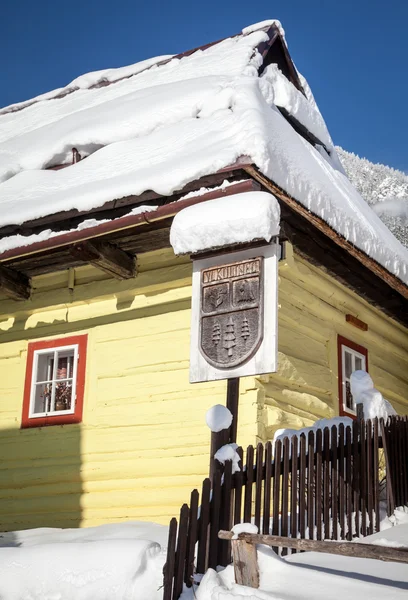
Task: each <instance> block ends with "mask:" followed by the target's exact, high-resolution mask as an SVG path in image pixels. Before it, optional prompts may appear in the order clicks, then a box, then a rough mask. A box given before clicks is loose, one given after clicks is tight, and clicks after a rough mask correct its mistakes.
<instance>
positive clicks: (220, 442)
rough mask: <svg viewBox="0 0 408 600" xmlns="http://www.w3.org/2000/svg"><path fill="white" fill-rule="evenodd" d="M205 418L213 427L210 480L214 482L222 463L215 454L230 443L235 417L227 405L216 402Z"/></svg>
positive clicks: (209, 425)
mask: <svg viewBox="0 0 408 600" xmlns="http://www.w3.org/2000/svg"><path fill="white" fill-rule="evenodd" d="M205 420H206V423H207V425H208V427H209V428H210V429H211V447H210V480H211V483H212V482H213V480H214V474H215V472H216V470H217V469H218V468H220V463H219V462H218V461H217V460H216V458H215V455H216V453H217V452H218V450H219V449H220V448H222V447H223V446H225V445H226V444H227V443H228V440H229V436H230V428H231V424H232V421H233V417H232V413H231V411H230V410H229V409H228V408H227V407H226V406H223V405H222V404H215V405H214V406H212V407H211V408H209V409H208V411H207V413H206V415H205Z"/></svg>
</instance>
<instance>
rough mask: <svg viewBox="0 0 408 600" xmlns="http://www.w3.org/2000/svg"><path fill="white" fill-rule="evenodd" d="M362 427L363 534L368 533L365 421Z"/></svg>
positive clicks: (361, 501) (361, 422) (361, 423)
mask: <svg viewBox="0 0 408 600" xmlns="http://www.w3.org/2000/svg"><path fill="white" fill-rule="evenodd" d="M359 426H360V427H359V429H360V432H359V433H360V482H361V497H360V507H361V508H360V510H361V534H362V536H363V537H365V536H366V535H367V444H366V439H365V435H364V434H365V421H364V419H362V420H361V421H360V423H359Z"/></svg>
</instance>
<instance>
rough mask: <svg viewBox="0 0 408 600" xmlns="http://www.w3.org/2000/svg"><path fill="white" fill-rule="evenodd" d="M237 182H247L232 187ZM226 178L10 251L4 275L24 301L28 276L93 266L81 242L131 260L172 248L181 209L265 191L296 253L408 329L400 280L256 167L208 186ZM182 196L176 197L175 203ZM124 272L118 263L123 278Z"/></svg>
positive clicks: (405, 291)
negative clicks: (276, 204) (223, 184)
mask: <svg viewBox="0 0 408 600" xmlns="http://www.w3.org/2000/svg"><path fill="white" fill-rule="evenodd" d="M234 178H235V179H237V178H241V179H242V178H246V180H245V181H242V182H240V183H234ZM224 179H229V180H230V181H232V185H230V186H229V187H226V188H224V189H215V190H213V191H209V192H207V193H205V194H202V195H197V196H194V197H190V198H186V199H182V200H178V201H171V200H170V198H166V199H162V200H164V201H165V203H164V204H162V205H161V206H159V207H158V208H157V209H155V210H152V211H149V212H142V213H139V214H135V215H130V216H125V217H121V218H118V219H115V220H113V221H110V222H108V223H102V224H100V225H97V226H95V227H92V228H89V229H85V230H82V231H74V232H70V233H65V234H62V235H59V236H56V237H53V238H50V239H48V240H46V241H42V242H38V243H35V244H33V245H31V246H27V247H22V248H15V249H13V250H9V251H7V252H5V253H3V254H2V255H1V256H0V264H1V266H2V267H3V273H4V269H7V270H8V271H12V278H11V281H12V280H13V278H14V279H15V276H16V274H19V275H21V278H22V279H21V281H20V284H19V285H20V288H21V284H22V282H24V284H25V288H24V290H23V292H22V294H21V296H20V298H21V299H26V298H27V292H26V290H27V286H26V284H27V280H28V278H29V277H31V276H34V275H39V274H41V273H49V272H53V271H58V270H63V269H67V268H69V267H77V266H80V265H83V264H86V262H89V254H86V253H84V254H83V257H82V258H81V255H80V254H79V251H78V249H79V248H80V246H79V244H80V243H83V242H86V241H89V240H98V242H99V243H103V244H108V245H109V246H113V247H114V248H117V249H119V250H121V251H122V252H124V253H126V254H128V255H130V256H134V255H136V254H138V253H143V252H148V251H151V250H155V249H159V248H164V247H169V246H170V242H169V231H170V226H171V222H172V219H173V217H174V216H175V215H176V214H177V213H178V212H180V211H181V210H182V209H184V208H186V207H187V206H192V205H193V204H197V203H201V202H206V201H208V200H211V199H213V198H218V197H223V196H227V195H232V194H237V193H241V192H246V191H252V190H260V189H262V190H266V191H270V192H271V193H273V194H274V195H275V197H276V198H277V199H278V201H279V203H280V207H281V232H282V237H283V238H284V239H288V240H289V241H290V242H291V243H292V244H293V247H294V249H295V252H297V253H298V254H299V255H301V256H303V257H305V258H306V259H307V260H308V261H310V262H311V263H312V264H314V265H317V266H319V267H321V268H323V269H324V270H325V271H327V272H328V273H329V274H330V275H331V276H333V277H334V278H336V279H337V280H338V281H340V282H341V283H342V284H344V285H345V286H346V287H348V288H350V289H352V290H353V291H355V292H356V293H357V294H358V295H359V296H361V297H362V298H364V299H365V300H367V301H368V302H369V303H371V304H372V305H374V306H376V307H377V308H380V309H381V310H382V311H383V312H384V313H385V314H387V315H388V316H390V317H392V318H393V319H394V320H396V321H398V322H399V323H401V324H403V325H404V326H408V287H407V286H406V285H405V284H404V283H403V282H402V281H401V280H399V279H398V278H397V277H395V276H394V275H392V274H391V273H389V271H387V270H386V269H385V268H384V267H382V266H381V265H380V264H379V263H377V262H376V261H375V260H373V259H372V258H370V257H369V256H367V255H366V254H365V253H364V252H362V251H361V250H359V249H358V248H357V247H356V246H354V245H353V244H351V243H350V242H348V241H347V240H346V239H345V238H344V237H343V236H341V235H339V234H338V233H337V232H336V231H334V230H333V229H332V228H331V227H330V226H329V225H327V223H326V222H325V221H323V220H322V219H321V218H320V217H318V216H317V215H314V214H313V213H311V212H310V211H308V210H307V209H306V208H305V207H304V206H303V205H302V204H300V203H299V202H298V201H297V200H295V199H294V198H292V197H290V196H289V195H288V194H287V193H286V192H284V191H283V190H282V189H281V188H279V187H278V186H277V185H276V184H275V183H274V182H272V181H270V180H269V179H268V178H267V177H265V176H264V175H263V174H262V173H260V172H259V170H258V169H257V168H256V167H255V166H254V165H253V164H250V163H244V162H243V161H240V162H239V163H238V164H236V165H233V166H231V167H228V168H227V169H223V170H222V171H220V172H219V173H215V174H214V175H212V176H206V183H207V185H209V184H211V185H213V186H217V185H219V183H220V181H222V180H224ZM201 187H202V180H197V181H196V182H192V183H191V184H189V189H191V188H194V189H195V190H199V189H200V188H201ZM179 195H180V194H177V195H175V198H174V200H176V199H177V197H178V196H179ZM135 200H137V199H135ZM140 201H142V200H141V199H140ZM96 266H98V265H97V264H96ZM101 268H103V267H101ZM122 271H123V269H121V265H120V264H119V265H118V273H119V277H120V273H121V272H122ZM3 281H4V278H3ZM7 281H8V282H10V280H7ZM0 285H1V282H0ZM3 291H5V292H6V293H7V294H8V295H9V296H10V297H13V298H14V299H17V298H18V293H14V294H13V291H12V290H11V289H10V286H8V288H6V287H3Z"/></svg>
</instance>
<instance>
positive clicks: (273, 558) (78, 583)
mask: <svg viewBox="0 0 408 600" xmlns="http://www.w3.org/2000/svg"><path fill="white" fill-rule="evenodd" d="M241 530H245V531H246V530H247V526H239V527H238V528H237V530H236V533H239V532H240V531H241ZM364 542H368V543H370V542H371V543H375V544H380V545H388V546H394V547H401V546H408V508H405V509H403V508H400V509H397V510H396V511H395V515H394V516H393V517H391V519H385V520H384V521H383V522H382V531H381V532H379V533H377V534H374V535H372V536H370V537H368V538H365V539H364ZM166 543H167V527H164V526H163V525H158V524H156V523H146V522H132V521H130V522H127V523H119V524H110V525H102V526H100V527H91V528H84V529H51V528H49V529H48V528H43V529H32V530H26V531H17V532H10V533H3V534H0V598H1V600H159V599H161V598H162V594H163V591H162V588H161V586H162V583H163V576H162V570H163V565H164V562H165V560H166ZM258 561H259V568H260V588H259V589H258V590H255V589H252V588H247V587H243V586H238V585H236V584H235V583H234V570H233V567H232V566H229V567H227V568H226V569H224V570H222V571H220V572H219V573H216V572H215V571H213V570H211V569H210V570H209V571H207V573H206V574H205V575H204V578H203V579H202V581H201V585H200V586H199V587H197V586H194V588H192V589H189V590H185V591H184V593H183V595H182V600H231V599H232V598H238V599H239V598H252V599H253V600H257V599H260V600H270V599H274V600H295V599H302V600H309V599H310V600H330V599H337V598H338V599H342V600H343V599H344V598H346V599H347V600H357V599H358V600H361V598H367V599H368V598H369V599H370V600H377V599H378V600H379V599H381V600H384V598H387V600H393V599H395V600H398V599H400V598H401V599H402V598H406V597H407V593H408V567H407V565H402V564H397V563H383V562H381V561H374V560H367V559H357V558H348V557H342V556H335V555H329V554H317V553H313V552H306V553H303V554H295V555H292V556H288V557H286V558H279V557H278V556H277V555H276V554H275V553H274V552H273V551H272V550H271V549H270V548H267V547H266V546H262V547H261V546H260V547H259V548H258Z"/></svg>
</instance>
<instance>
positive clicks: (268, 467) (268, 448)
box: [262, 442, 272, 533]
mask: <svg viewBox="0 0 408 600" xmlns="http://www.w3.org/2000/svg"><path fill="white" fill-rule="evenodd" d="M271 482H272V444H271V442H267V443H266V445H265V481H264V503H263V518H262V533H269V521H270V518H271Z"/></svg>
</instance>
